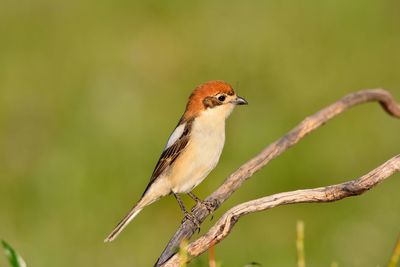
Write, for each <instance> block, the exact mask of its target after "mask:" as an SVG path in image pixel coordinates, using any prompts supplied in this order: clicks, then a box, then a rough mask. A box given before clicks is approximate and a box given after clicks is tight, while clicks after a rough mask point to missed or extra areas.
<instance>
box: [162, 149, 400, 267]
mask: <svg viewBox="0 0 400 267" xmlns="http://www.w3.org/2000/svg"><path fill="white" fill-rule="evenodd" d="M399 171H400V155H397V156H395V157H393V158H391V159H390V160H388V161H386V162H385V163H384V164H382V165H380V166H379V167H377V168H376V169H374V170H372V171H370V172H369V173H367V174H366V175H364V176H362V177H360V178H358V179H356V180H352V181H349V182H345V183H341V184H337V185H330V186H326V187H319V188H313V189H303V190H297V191H291V192H284V193H279V194H275V195H271V196H267V197H263V198H259V199H255V200H252V201H248V202H245V203H242V204H239V205H237V206H235V207H233V208H231V209H230V210H229V211H227V212H226V213H225V214H224V215H223V216H222V217H221V218H220V219H219V220H218V221H217V223H216V224H215V225H214V226H213V227H211V229H210V230H209V231H208V232H207V233H206V234H204V235H203V236H201V237H200V238H198V239H197V240H196V241H194V242H192V243H190V244H189V246H188V248H187V252H188V254H189V256H190V257H196V256H198V255H200V254H202V253H203V252H204V251H206V250H207V249H208V247H209V246H210V244H217V243H219V242H221V241H222V240H223V239H224V238H225V237H227V236H228V234H229V233H230V231H231V230H232V228H233V226H234V225H235V224H236V222H237V221H238V220H239V218H240V217H242V216H244V215H247V214H250V213H254V212H258V211H263V210H268V209H272V208H275V207H278V206H282V205H288V204H296V203H323V202H333V201H338V200H341V199H343V198H347V197H351V196H356V195H361V194H362V193H364V192H366V191H368V190H370V189H371V188H373V187H374V186H376V185H377V184H379V183H380V182H382V181H383V180H385V179H386V178H388V177H389V176H391V175H393V174H394V173H396V172H399ZM178 262H179V257H178V256H176V255H175V256H173V257H172V258H171V259H170V260H168V261H167V262H166V263H165V265H163V266H165V267H172V266H178V265H177V263H178Z"/></svg>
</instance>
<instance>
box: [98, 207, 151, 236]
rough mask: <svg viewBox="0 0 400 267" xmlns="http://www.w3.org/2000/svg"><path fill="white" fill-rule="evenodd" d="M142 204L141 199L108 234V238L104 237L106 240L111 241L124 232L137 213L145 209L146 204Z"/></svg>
mask: <svg viewBox="0 0 400 267" xmlns="http://www.w3.org/2000/svg"><path fill="white" fill-rule="evenodd" d="M140 204H141V201H139V203H137V204H136V205H135V206H134V207H133V208H132V209H131V211H130V212H129V213H128V214H127V215H126V216H125V217H124V218H123V219H122V220H121V221H120V222H119V223H118V225H117V226H116V227H115V228H114V230H112V232H111V233H110V234H109V235H108V236H107V238H106V239H104V242H111V241H113V240H114V239H115V238H117V236H118V235H119V234H120V233H121V232H122V230H124V229H125V227H126V226H127V225H128V223H130V221H132V219H133V218H135V217H136V215H138V214H139V212H140V211H141V210H142V209H143V207H144V206H143V205H140Z"/></svg>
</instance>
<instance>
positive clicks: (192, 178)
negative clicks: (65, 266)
mask: <svg viewBox="0 0 400 267" xmlns="http://www.w3.org/2000/svg"><path fill="white" fill-rule="evenodd" d="M246 104H247V101H246V100H245V99H244V98H242V97H239V96H238V95H236V93H235V92H234V90H233V89H232V86H231V85H229V84H228V83H226V82H223V81H209V82H206V83H203V84H201V85H199V86H198V87H197V88H195V89H194V91H193V93H192V94H191V95H190V97H189V100H188V103H187V105H186V110H185V112H184V113H183V116H182V117H181V119H180V120H179V123H178V125H177V126H176V128H175V130H174V131H173V132H172V134H171V136H170V137H169V139H168V142H167V145H166V146H165V148H164V151H163V152H162V154H161V157H160V159H159V160H158V162H157V165H156V167H155V169H154V171H153V174H152V175H151V178H150V182H149V184H148V185H147V187H146V189H145V190H144V193H143V195H142V197H141V198H140V200H139V201H138V202H137V203H136V205H134V206H133V208H132V209H131V211H130V212H129V213H128V214H127V215H126V216H125V218H123V219H122V220H121V221H120V223H118V225H117V226H116V227H115V228H114V230H113V231H112V232H111V233H110V235H109V236H108V237H107V238H106V239H105V240H104V242H110V241H113V240H114V239H115V238H116V237H117V236H118V235H119V234H120V233H121V232H122V230H123V229H124V228H125V227H126V226H127V225H128V223H129V222H130V221H131V220H132V219H133V218H134V217H135V216H136V215H138V213H139V212H140V211H141V210H142V209H143V208H144V207H146V206H148V205H150V204H152V203H153V202H155V201H157V200H158V199H160V198H161V197H164V196H167V195H169V194H171V193H172V194H174V196H175V198H176V199H177V201H178V203H179V206H180V207H181V209H182V211H183V213H184V215H185V217H187V218H188V219H191V220H192V221H193V219H194V217H193V215H192V214H190V213H189V212H188V211H187V210H186V208H185V206H184V205H183V202H182V200H181V199H180V197H179V195H178V194H180V193H187V194H188V195H189V196H190V197H191V198H193V199H194V200H195V201H196V202H200V203H202V204H204V203H203V202H202V201H201V200H200V199H199V198H198V197H197V196H195V195H194V194H193V193H192V192H191V191H192V190H193V188H195V187H196V186H197V185H198V184H200V183H201V182H202V181H203V180H204V179H205V178H206V177H207V175H208V174H209V173H210V172H211V171H212V170H213V169H214V168H215V166H216V165H217V163H218V161H219V158H220V156H221V153H222V149H223V147H224V143H225V120H226V119H227V118H228V117H229V115H230V114H231V112H232V111H233V109H234V108H235V106H236V105H246ZM193 222H194V223H195V224H197V225H198V223H196V221H193Z"/></svg>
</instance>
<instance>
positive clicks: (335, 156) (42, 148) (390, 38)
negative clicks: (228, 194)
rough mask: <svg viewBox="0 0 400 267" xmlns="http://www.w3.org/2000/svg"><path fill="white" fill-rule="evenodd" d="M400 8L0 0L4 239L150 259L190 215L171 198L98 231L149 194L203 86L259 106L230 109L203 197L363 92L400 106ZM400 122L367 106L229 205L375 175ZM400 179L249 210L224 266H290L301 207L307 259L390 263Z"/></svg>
mask: <svg viewBox="0 0 400 267" xmlns="http://www.w3.org/2000/svg"><path fill="white" fill-rule="evenodd" d="M399 10H400V2H399V1H395V0H391V1H388V0H383V1H378V0H368V1H361V0H355V1H351V2H349V1H343V0H338V1H332V0H328V1H316V0H314V1H294V0H291V1H252V2H250V3H244V2H240V1H190V2H188V1H181V0H175V1H168V2H160V1H154V0H150V1H126V0H116V1H90V0H87V1H76V0H75V1H74V0H72V1H49V0H35V1H10V0H5V1H1V2H0V218H1V220H0V236H1V237H2V238H5V239H6V240H9V241H10V242H11V243H13V244H15V246H16V247H18V248H20V249H21V251H24V257H25V258H26V259H27V261H28V262H29V263H30V265H32V266H55V265H56V266H59V267H63V266H85V265H89V266H110V265H112V266H149V265H150V264H152V263H153V262H154V260H155V259H156V258H157V256H158V255H159V253H160V252H161V250H162V249H163V247H164V245H165V244H166V242H167V240H168V238H169V237H170V235H171V234H172V233H173V232H174V230H175V228H176V227H177V225H178V224H179V222H180V220H181V213H180V210H179V208H178V207H177V205H176V203H175V200H174V199H173V198H166V199H164V200H162V201H159V202H158V203H156V204H154V205H152V206H150V207H148V208H147V209H146V210H144V211H143V213H141V214H140V216H139V217H138V218H137V219H136V220H135V221H134V222H132V224H131V225H130V226H129V227H128V228H127V230H126V232H125V233H124V234H123V235H122V236H121V238H120V239H118V240H117V241H116V242H115V243H112V244H107V245H105V244H103V243H102V240H103V238H104V236H105V235H106V234H107V233H108V232H109V231H110V230H111V228H112V227H113V226H114V224H115V223H116V222H117V221H118V220H119V219H120V217H121V216H122V215H124V214H125V212H127V210H128V209H129V207H130V206H131V205H132V204H133V203H134V202H135V201H136V200H137V198H138V197H139V196H140V194H141V193H142V190H143V189H144V187H145V186H146V184H147V182H148V178H149V175H150V174H151V171H152V168H153V167H154V164H155V161H156V160H157V159H158V156H159V153H160V152H161V150H162V148H163V146H164V144H165V142H166V139H167V137H168V135H169V134H170V132H171V131H172V129H173V127H174V126H175V125H176V123H177V121H178V119H179V116H180V115H181V113H182V112H183V109H184V106H185V102H186V99H187V97H188V95H189V94H190V91H191V90H192V89H193V88H194V87H195V86H196V85H198V84H199V83H201V82H204V81H207V80H210V79H223V80H226V81H229V82H230V83H232V84H233V85H234V86H236V87H237V91H238V93H239V94H240V95H242V96H243V97H246V99H248V100H249V102H250V105H249V106H247V107H245V108H240V109H238V110H236V111H235V113H234V114H233V115H232V117H231V118H230V119H229V122H228V125H227V142H226V146H225V151H224V153H223V156H222V158H221V161H220V164H219V166H218V168H217V169H216V170H215V171H214V172H213V173H212V174H211V175H210V177H209V179H207V180H206V181H205V182H204V183H203V184H202V185H201V186H199V188H198V189H196V192H197V194H198V195H200V196H206V195H207V194H208V193H210V192H212V190H213V189H215V188H216V187H217V186H218V185H219V184H220V183H221V182H222V180H223V178H224V177H226V176H227V175H228V174H229V173H230V172H231V171H233V170H234V169H235V168H237V167H238V166H239V164H241V163H243V162H244V161H245V160H247V159H248V158H249V157H251V156H253V155H254V154H256V153H257V152H259V151H260V150H261V149H262V148H263V147H264V146H265V145H267V144H268V143H270V142H271V141H273V140H275V139H277V138H278V137H279V136H281V135H282V134H284V133H285V132H286V131H288V130H289V129H290V128H291V127H293V126H294V125H295V124H296V123H297V122H299V121H300V120H301V119H303V118H304V117H305V116H306V115H308V114H311V113H313V112H315V111H317V110H318V109H320V108H321V107H323V106H325V105H327V104H329V103H331V102H333V101H335V100H336V99H338V98H339V97H341V96H343V95H344V94H346V93H348V92H350V91H355V90H359V89H362V88H373V87H384V88H387V89H389V90H390V91H391V92H392V93H393V95H394V96H395V97H396V98H397V99H398V100H399V99H400V89H399V88H400V76H399V69H400V51H399V47H400V28H399V23H400V16H399V15H398V14H399ZM399 133H400V122H399V121H398V120H395V119H393V118H390V117H388V116H387V115H386V114H384V112H382V110H381V109H380V107H379V106H378V105H376V104H374V105H372V104H371V105H365V106H362V107H357V108H355V109H354V110H351V111H349V112H348V113H346V114H344V115H343V116H340V117H339V118H337V119H335V120H334V121H333V122H331V123H329V124H328V125H326V127H324V128H322V129H320V130H319V131H318V132H316V133H314V134H312V135H311V136H309V137H308V138H306V139H305V140H304V141H302V142H301V143H300V144H299V145H298V146H296V147H295V148H293V149H291V150H290V151H288V152H287V153H285V154H284V155H283V156H281V157H280V158H278V159H277V160H275V161H274V162H272V163H271V164H270V165H269V166H268V167H267V168H265V169H264V170H263V171H261V172H259V173H257V174H256V175H255V177H254V178H253V179H251V180H250V181H249V182H247V183H246V184H245V185H244V186H243V187H242V188H241V189H240V190H239V191H237V192H236V193H235V195H234V196H233V197H232V198H231V199H230V200H229V201H228V202H227V203H226V204H225V205H224V207H223V208H222V210H221V211H219V212H217V214H216V216H218V214H220V213H222V212H223V211H224V210H226V209H227V208H229V207H230V206H231V205H233V204H235V203H238V202H239V201H244V200H248V199H250V198H255V197H259V196H262V195H266V194H271V193H275V192H279V191H283V190H292V189H296V188H306V187H313V186H320V185H327V184H331V183H337V182H340V181H344V180H346V179H351V178H354V177H357V176H359V175H361V174H364V173H366V172H367V171H368V170H370V169H372V168H374V167H375V166H377V165H379V164H380V163H382V162H384V161H385V160H386V159H388V158H390V157H392V156H393V155H395V154H398V153H399V151H400V144H399ZM299 159H301V160H299ZM398 178H399V175H396V176H395V177H393V178H392V179H389V180H388V181H387V182H385V183H384V184H382V185H380V186H379V187H378V188H376V189H374V190H373V191H371V192H370V193H368V194H367V195H364V196H362V197H359V198H353V199H349V200H344V201H341V202H338V203H332V204H327V205H296V206H292V207H284V208H280V209H276V210H271V211H269V212H266V213H260V214H256V215H253V216H249V217H248V218H245V219H243V221H241V226H240V227H237V228H236V229H235V231H234V232H233V233H232V236H231V237H230V238H229V239H227V240H226V241H224V242H223V243H222V244H220V245H219V246H218V247H217V248H216V249H217V253H218V260H219V261H221V262H222V266H236V265H238V264H241V265H244V264H246V263H248V262H250V261H256V262H259V263H261V264H263V265H268V266H283V267H285V266H293V265H294V264H295V262H296V259H295V255H294V253H293V252H292V250H291V246H292V242H293V240H294V236H293V233H291V231H288V230H287V229H291V228H292V225H293V223H294V222H295V221H296V219H297V218H299V217H301V218H303V219H304V220H305V221H307V222H309V223H308V229H312V231H311V230H310V231H309V234H308V236H307V240H308V244H307V249H308V250H310V251H313V258H310V259H307V264H308V265H309V266H322V265H328V264H330V260H331V257H332V255H335V260H336V261H337V262H338V263H339V265H340V266H375V265H377V264H379V263H382V262H384V261H385V260H387V259H388V258H389V252H390V251H391V247H390V244H391V243H390V241H391V240H393V237H394V236H397V234H398V231H399V222H400V213H399V212H398V211H399V210H400V199H399V198H398V189H399V188H400V181H399V179H398ZM185 201H187V203H191V202H189V201H190V200H188V199H185ZM211 223H212V222H209V223H208V224H211ZM203 229H206V226H204V227H203ZM244 238H245V240H246V242H248V244H249V245H247V246H244V247H243V246H241V245H240V244H241V243H242V242H244V241H243V240H244ZM203 257H206V256H203ZM205 259H206V258H205ZM2 260H3V259H0V265H4V264H3V262H2ZM204 261H205V262H206V260H204Z"/></svg>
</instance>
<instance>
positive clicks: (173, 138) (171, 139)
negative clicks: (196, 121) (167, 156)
mask: <svg viewBox="0 0 400 267" xmlns="http://www.w3.org/2000/svg"><path fill="white" fill-rule="evenodd" d="M185 126H186V123H183V124H181V125H179V126H178V127H176V128H175V130H174V131H173V133H172V134H171V136H170V137H169V139H168V142H167V145H166V146H165V148H164V150H166V149H167V148H169V147H170V146H172V145H173V144H174V143H175V142H176V140H178V139H179V137H181V136H182V134H183V131H184V130H185Z"/></svg>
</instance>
